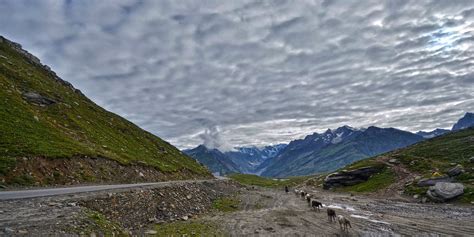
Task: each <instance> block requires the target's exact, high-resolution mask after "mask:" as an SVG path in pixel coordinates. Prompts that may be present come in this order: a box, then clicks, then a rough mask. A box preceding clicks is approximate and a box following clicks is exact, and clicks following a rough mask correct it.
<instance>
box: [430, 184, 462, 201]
mask: <svg viewBox="0 0 474 237" xmlns="http://www.w3.org/2000/svg"><path fill="white" fill-rule="evenodd" d="M463 193H464V185H462V184H461V183H447V182H438V183H436V184H435V185H434V186H431V187H430V188H429V189H428V191H426V194H427V195H428V197H429V198H430V199H431V200H433V201H437V202H445V201H448V200H451V199H453V198H456V197H458V196H460V195H462V194H463Z"/></svg>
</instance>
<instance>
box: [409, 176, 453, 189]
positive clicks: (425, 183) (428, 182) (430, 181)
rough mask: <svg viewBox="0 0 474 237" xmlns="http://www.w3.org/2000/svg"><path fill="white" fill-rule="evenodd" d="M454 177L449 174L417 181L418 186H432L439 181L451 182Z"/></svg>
mask: <svg viewBox="0 0 474 237" xmlns="http://www.w3.org/2000/svg"><path fill="white" fill-rule="evenodd" d="M453 180H454V179H453V178H451V177H449V176H441V177H437V178H425V179H421V180H420V181H418V183H417V185H418V187H428V186H433V185H435V184H437V183H439V182H452V181H453Z"/></svg>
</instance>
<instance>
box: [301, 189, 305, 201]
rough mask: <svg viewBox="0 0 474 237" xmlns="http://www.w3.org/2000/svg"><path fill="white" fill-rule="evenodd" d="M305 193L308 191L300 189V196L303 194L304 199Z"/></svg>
mask: <svg viewBox="0 0 474 237" xmlns="http://www.w3.org/2000/svg"><path fill="white" fill-rule="evenodd" d="M305 195H306V192H305V191H300V196H301V198H303V199H304V197H305Z"/></svg>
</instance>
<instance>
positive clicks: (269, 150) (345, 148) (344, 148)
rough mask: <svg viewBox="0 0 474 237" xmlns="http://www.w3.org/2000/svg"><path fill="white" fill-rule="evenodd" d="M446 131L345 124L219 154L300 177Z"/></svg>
mask: <svg viewBox="0 0 474 237" xmlns="http://www.w3.org/2000/svg"><path fill="white" fill-rule="evenodd" d="M472 126H474V114H472V113H466V114H465V115H464V116H463V118H461V119H460V120H459V121H458V122H457V123H456V124H455V125H454V126H453V131H454V130H456V129H464V128H467V127H472ZM449 132H451V130H447V129H435V130H433V131H427V132H425V131H419V132H417V133H411V132H407V131H403V130H399V129H395V128H379V127H375V126H371V127H368V128H353V127H350V126H347V125H345V126H342V127H339V128H337V129H328V130H326V131H325V132H324V133H313V134H311V135H308V136H306V137H305V138H303V139H297V140H293V141H291V142H290V143H289V144H288V145H285V144H280V145H276V146H267V147H264V148H257V147H240V148H239V147H237V148H235V150H234V151H230V152H224V153H221V154H222V155H223V156H225V157H227V158H226V160H229V161H230V162H232V163H233V164H235V166H234V167H237V169H238V172H240V173H250V174H258V175H262V176H268V177H288V176H299V175H309V174H314V173H321V172H329V171H333V170H336V169H338V168H341V167H344V166H346V165H348V164H350V163H352V162H355V161H358V160H361V159H365V158H368V157H372V156H376V155H379V154H382V153H385V152H389V151H393V150H396V149H400V148H404V147H407V146H410V145H412V144H414V143H417V142H420V141H423V140H426V139H431V138H434V137H437V136H440V135H443V134H446V133H449ZM185 153H187V152H186V151H185ZM191 156H192V155H191ZM194 158H195V159H197V160H199V159H198V158H196V157H194Z"/></svg>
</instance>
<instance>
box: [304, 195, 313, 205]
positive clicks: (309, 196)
mask: <svg viewBox="0 0 474 237" xmlns="http://www.w3.org/2000/svg"><path fill="white" fill-rule="evenodd" d="M312 197H313V195H311V194H309V193H308V194H306V196H305V198H306V201H307V202H308V205H310V204H311V198H312Z"/></svg>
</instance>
